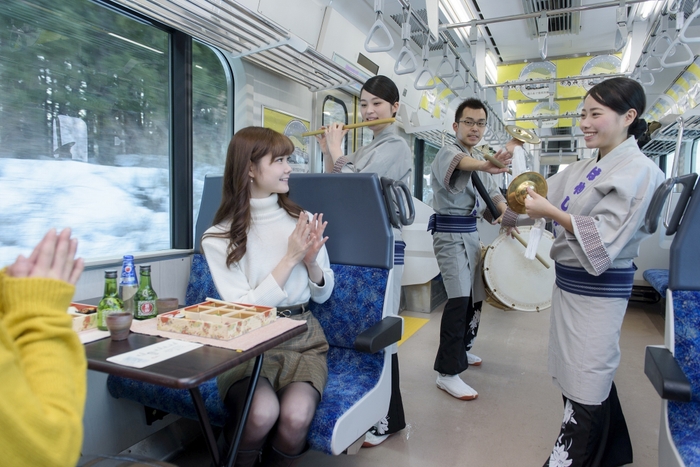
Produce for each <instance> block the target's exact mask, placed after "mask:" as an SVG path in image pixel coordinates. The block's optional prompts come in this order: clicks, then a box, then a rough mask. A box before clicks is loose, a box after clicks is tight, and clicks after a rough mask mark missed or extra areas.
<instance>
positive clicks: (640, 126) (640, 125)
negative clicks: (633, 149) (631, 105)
mask: <svg viewBox="0 0 700 467" xmlns="http://www.w3.org/2000/svg"><path fill="white" fill-rule="evenodd" d="M647 128H649V126H648V125H647V121H646V120H644V119H643V118H637V119H635V120H634V121H633V122H632V124H631V125H630V127H629V129H628V130H627V133H628V134H630V135H632V136H634V137H635V138H639V137H640V136H642V135H643V134H644V133H646V132H647Z"/></svg>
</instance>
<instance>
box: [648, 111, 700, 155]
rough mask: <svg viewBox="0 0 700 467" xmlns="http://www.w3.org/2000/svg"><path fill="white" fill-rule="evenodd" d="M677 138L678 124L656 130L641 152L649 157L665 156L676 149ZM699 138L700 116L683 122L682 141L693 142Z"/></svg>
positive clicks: (674, 123)
mask: <svg viewBox="0 0 700 467" xmlns="http://www.w3.org/2000/svg"><path fill="white" fill-rule="evenodd" d="M677 138H678V122H676V121H674V122H673V123H671V124H670V125H668V126H666V127H664V128H661V129H659V130H657V131H656V132H655V133H654V134H653V135H652V139H651V141H649V142H648V143H647V144H645V145H644V147H643V148H642V152H643V153H644V154H646V155H647V156H649V157H655V156H665V155H666V154H668V153H671V152H673V151H674V150H675V149H676V139H677ZM697 138H700V116H693V117H690V118H689V119H688V120H686V121H685V122H683V141H693V140H695V139H697Z"/></svg>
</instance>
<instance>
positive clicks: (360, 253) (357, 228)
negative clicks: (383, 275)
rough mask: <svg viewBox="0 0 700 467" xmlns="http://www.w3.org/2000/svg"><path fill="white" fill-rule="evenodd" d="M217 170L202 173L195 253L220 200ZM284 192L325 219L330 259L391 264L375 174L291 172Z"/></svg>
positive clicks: (388, 229)
mask: <svg viewBox="0 0 700 467" xmlns="http://www.w3.org/2000/svg"><path fill="white" fill-rule="evenodd" d="M222 187H223V176H222V175H207V176H206V177H205V178H204V188H203V190H202V202H201V204H200V206H199V215H198V216H197V223H196V226H195V242H194V250H195V253H201V243H202V235H203V234H204V232H205V231H206V230H207V229H208V228H209V227H211V226H212V222H213V220H214V215H215V214H216V211H217V209H219V204H221V191H222ZM289 197H290V198H291V199H292V200H293V201H294V202H295V203H297V204H299V205H300V206H301V207H302V208H304V209H305V210H307V211H310V212H312V213H323V219H324V220H325V221H328V227H327V228H326V231H325V235H327V236H328V242H327V243H326V249H327V250H328V256H329V257H330V260H331V263H334V264H348V265H353V266H370V267H376V268H384V269H391V268H392V267H393V263H394V256H393V255H394V234H393V232H392V230H391V225H390V224H389V217H388V215H387V210H386V204H385V202H384V196H383V194H382V188H381V184H380V181H379V177H378V176H377V175H376V174H362V173H359V174H298V173H295V174H292V176H291V177H290V179H289Z"/></svg>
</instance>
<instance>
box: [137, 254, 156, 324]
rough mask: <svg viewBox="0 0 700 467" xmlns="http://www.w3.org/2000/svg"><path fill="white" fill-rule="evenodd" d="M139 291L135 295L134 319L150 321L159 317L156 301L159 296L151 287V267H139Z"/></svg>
mask: <svg viewBox="0 0 700 467" xmlns="http://www.w3.org/2000/svg"><path fill="white" fill-rule="evenodd" d="M139 276H140V279H139V289H138V290H137V291H136V294H135V295H134V305H135V307H134V308H135V310H134V318H136V319H148V318H155V317H156V316H157V315H158V310H157V309H156V300H158V296H157V295H156V291H155V290H153V287H152V286H151V266H150V265H143V266H139Z"/></svg>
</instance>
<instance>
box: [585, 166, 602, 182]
mask: <svg viewBox="0 0 700 467" xmlns="http://www.w3.org/2000/svg"><path fill="white" fill-rule="evenodd" d="M601 172H602V170H600V169H599V168H598V166H595V167H593V168H592V169H591V171H590V172H588V175H586V178H587V179H588V180H590V181H593V180H595V179H596V177H597V176H598V175H600V173H601Z"/></svg>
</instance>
